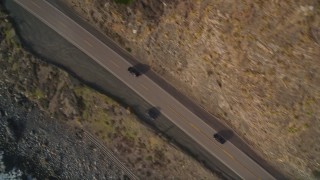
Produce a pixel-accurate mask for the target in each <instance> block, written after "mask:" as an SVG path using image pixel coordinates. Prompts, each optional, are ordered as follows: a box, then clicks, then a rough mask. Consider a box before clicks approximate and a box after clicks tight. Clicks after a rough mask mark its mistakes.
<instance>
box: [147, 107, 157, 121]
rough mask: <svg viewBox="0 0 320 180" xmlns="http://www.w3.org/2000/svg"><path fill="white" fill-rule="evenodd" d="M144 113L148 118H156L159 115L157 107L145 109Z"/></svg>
mask: <svg viewBox="0 0 320 180" xmlns="http://www.w3.org/2000/svg"><path fill="white" fill-rule="evenodd" d="M146 115H147V117H148V118H149V119H150V120H156V119H157V117H159V116H160V111H159V109H158V108H156V107H152V108H150V109H148V110H147V112H146Z"/></svg>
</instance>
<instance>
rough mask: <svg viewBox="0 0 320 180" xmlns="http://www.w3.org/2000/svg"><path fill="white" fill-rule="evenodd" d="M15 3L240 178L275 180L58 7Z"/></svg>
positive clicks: (40, 0) (35, 0) (31, 0)
mask: <svg viewBox="0 0 320 180" xmlns="http://www.w3.org/2000/svg"><path fill="white" fill-rule="evenodd" d="M15 2H16V3H17V4H19V5H20V6H22V7H23V8H24V9H26V10H27V11H29V12H30V13H32V14H33V15H34V16H35V17H37V18H39V19H40V20H41V21H42V22H43V23H45V24H46V25H48V26H49V27H51V28H52V29H53V30H55V31H56V32H57V33H59V34H60V35H61V36H62V37H64V38H65V39H67V40H68V41H69V42H70V43H72V44H73V45H75V46H76V47H78V48H79V49H80V50H82V51H83V52H84V53H86V54H87V55H88V56H90V57H91V58H92V59H93V60H94V61H96V62H97V63H98V64H100V65H101V66H102V67H104V68H105V69H107V70H108V71H109V72H111V73H112V74H113V75H114V76H116V77H117V78H118V79H119V80H121V81H122V82H124V83H125V84H126V85H127V86H128V87H130V88H131V89H132V90H133V91H135V92H136V93H137V94H138V95H140V96H141V97H142V98H144V99H145V100H146V101H147V102H148V103H150V104H151V105H153V106H155V107H159V108H160V109H161V114H163V115H164V116H166V117H167V118H168V119H170V120H171V121H172V122H173V123H174V124H175V125H176V126H178V127H179V128H180V129H181V130H183V131H184V132H185V133H186V134H188V135H189V136H190V137H191V138H192V139H193V140H195V141H196V142H198V143H199V145H201V146H202V147H203V148H204V149H206V150H207V151H208V152H209V153H210V154H212V155H213V156H214V157H216V158H217V159H219V160H220V161H221V162H222V163H223V164H225V165H226V166H227V167H228V168H229V169H230V170H232V171H233V172H235V173H236V174H237V175H238V176H239V177H240V178H242V179H268V180H269V179H274V177H273V176H272V175H271V174H270V173H268V172H267V171H266V170H264V169H263V168H262V167H261V166H260V165H259V164H257V163H256V162H254V161H253V160H252V159H251V158H250V157H248V156H247V155H246V154H244V153H243V152H242V151H240V150H239V149H238V148H237V147H236V146H234V145H233V144H232V143H230V142H226V143H225V144H223V145H222V144H219V143H218V142H217V141H215V140H214V139H213V134H214V133H216V131H215V130H214V129H213V128H211V127H210V126H208V125H207V124H206V123H205V122H204V121H203V120H202V119H200V118H199V117H198V116H197V115H195V114H194V113H192V112H191V111H190V110H189V109H187V108H186V107H185V106H184V105H183V104H181V103H180V102H179V101H177V100H176V99H175V98H174V97H173V96H172V95H170V94H169V93H167V92H166V91H165V90H164V89H163V88H161V87H160V86H159V85H158V84H156V83H155V82H153V81H152V80H151V79H150V78H148V77H147V76H144V75H142V76H140V77H138V78H135V77H133V76H132V75H130V74H129V73H128V71H127V68H128V67H130V66H132V64H130V63H128V61H127V60H126V59H125V58H124V57H122V56H121V55H119V54H118V53H116V52H115V51H113V50H112V49H111V48H109V47H108V46H107V45H106V44H104V43H103V42H102V41H100V40H99V39H98V38H96V37H95V36H94V35H92V34H91V33H90V32H88V31H87V30H86V29H85V28H83V27H81V26H80V25H79V24H77V23H76V22H75V21H73V20H72V19H71V18H69V17H68V16H66V15H65V14H64V13H62V12H61V11H59V10H58V9H57V8H55V7H53V6H52V5H51V4H49V3H47V2H46V1H44V0H15ZM79 63H81V62H79Z"/></svg>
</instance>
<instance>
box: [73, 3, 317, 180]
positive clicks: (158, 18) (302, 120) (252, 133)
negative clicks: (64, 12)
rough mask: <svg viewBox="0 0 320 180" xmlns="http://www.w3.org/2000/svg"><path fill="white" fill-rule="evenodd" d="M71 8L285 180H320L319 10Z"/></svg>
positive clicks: (288, 6) (268, 6)
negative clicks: (213, 118) (224, 126)
mask: <svg viewBox="0 0 320 180" xmlns="http://www.w3.org/2000/svg"><path fill="white" fill-rule="evenodd" d="M67 2H68V3H69V5H70V7H72V8H73V9H75V10H76V11H77V12H78V13H79V14H80V15H81V16H83V17H85V18H86V19H88V21H89V22H91V23H92V24H93V25H95V26H96V27H98V28H100V29H101V31H103V32H105V33H106V34H107V35H109V36H111V37H112V38H114V39H115V40H116V41H118V42H119V44H121V45H122V46H123V47H124V48H125V49H127V50H128V51H130V52H132V54H133V55H134V56H136V57H137V58H138V59H140V60H141V61H143V62H145V63H148V64H150V65H151V66H152V68H153V69H154V70H155V71H157V72H158V73H159V74H162V75H163V76H164V77H165V78H166V79H167V80H168V81H170V82H171V83H172V84H174V85H175V87H177V88H178V89H179V90H181V91H182V92H183V93H185V94H187V95H188V96H189V97H191V98H193V99H194V100H195V101H196V102H198V103H199V104H201V105H203V106H204V107H206V108H207V110H209V111H210V112H212V113H213V114H215V115H216V116H218V117H220V118H221V119H222V120H224V121H225V122H226V123H228V124H229V125H230V126H231V127H233V128H234V130H235V131H236V132H237V133H238V134H239V135H240V136H242V137H243V138H244V139H246V140H247V142H248V143H249V144H250V145H251V146H252V147H253V148H254V149H256V150H257V152H259V154H260V155H261V156H262V157H264V158H265V159H266V160H267V161H268V162H270V164H272V165H273V166H275V167H276V168H277V169H280V170H281V171H282V172H283V173H284V174H285V175H287V176H289V177H295V178H302V179H312V178H316V177H317V178H319V174H320V146H319V144H320V138H315V137H319V136H320V120H319V117H320V73H319V69H320V59H319V57H320V29H319V27H320V4H319V1H317V0H307V1H302V0H299V1H295V2H292V1H289V0H283V1H272V2H263V1H258V0H246V1H241V2H237V1H220V0H219V1H211V0H200V1H189V0H187V1H175V0H174V1H171V0H164V1H151V0H135V1H133V2H132V3H131V4H128V5H123V4H116V3H115V2H114V1H112V0H99V1H98V0H93V1H79V0H68V1H67Z"/></svg>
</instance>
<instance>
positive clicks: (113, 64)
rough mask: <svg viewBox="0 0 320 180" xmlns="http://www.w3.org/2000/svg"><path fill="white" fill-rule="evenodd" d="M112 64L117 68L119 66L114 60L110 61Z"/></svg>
mask: <svg viewBox="0 0 320 180" xmlns="http://www.w3.org/2000/svg"><path fill="white" fill-rule="evenodd" d="M110 62H111V63H112V64H113V65H114V66H116V67H117V68H120V66H119V65H118V64H116V63H115V62H113V61H110Z"/></svg>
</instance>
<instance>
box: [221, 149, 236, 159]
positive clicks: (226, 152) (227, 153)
mask: <svg viewBox="0 0 320 180" xmlns="http://www.w3.org/2000/svg"><path fill="white" fill-rule="evenodd" d="M222 151H223V152H224V153H225V154H226V155H228V156H229V157H230V158H231V159H233V160H235V158H234V157H233V156H232V155H231V154H230V153H229V152H228V151H226V150H225V149H222Z"/></svg>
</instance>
